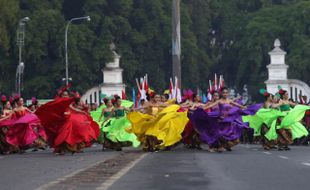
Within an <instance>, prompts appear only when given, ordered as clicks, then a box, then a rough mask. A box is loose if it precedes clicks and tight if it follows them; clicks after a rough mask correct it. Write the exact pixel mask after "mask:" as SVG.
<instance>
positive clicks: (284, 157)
mask: <svg viewBox="0 0 310 190" xmlns="http://www.w3.org/2000/svg"><path fill="white" fill-rule="evenodd" d="M279 157H280V158H283V159H286V160H288V159H289V158H288V157H286V156H279Z"/></svg>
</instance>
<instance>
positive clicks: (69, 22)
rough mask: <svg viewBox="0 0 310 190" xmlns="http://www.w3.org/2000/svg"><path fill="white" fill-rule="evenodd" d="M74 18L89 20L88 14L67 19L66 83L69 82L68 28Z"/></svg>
mask: <svg viewBox="0 0 310 190" xmlns="http://www.w3.org/2000/svg"><path fill="white" fill-rule="evenodd" d="M76 20H87V21H90V16H84V17H77V18H72V19H71V20H69V21H68V23H67V26H66V32H65V54H66V78H65V81H66V85H68V84H69V69H68V29H69V26H70V24H71V23H72V22H73V21H76ZM70 80H72V79H71V78H70Z"/></svg>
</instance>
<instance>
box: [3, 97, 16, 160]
mask: <svg viewBox="0 0 310 190" xmlns="http://www.w3.org/2000/svg"><path fill="white" fill-rule="evenodd" d="M1 102H2V106H3V110H2V113H1V116H0V152H1V153H2V154H5V155H7V154H10V153H11V152H17V151H18V150H19V149H18V146H14V145H11V144H10V143H8V142H7V140H6V134H7V131H8V128H9V127H10V126H12V125H13V117H14V112H13V110H12V106H11V103H10V101H8V100H7V99H6V96H4V95H3V96H2V98H1Z"/></svg>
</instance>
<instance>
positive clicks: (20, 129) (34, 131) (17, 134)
mask: <svg viewBox="0 0 310 190" xmlns="http://www.w3.org/2000/svg"><path fill="white" fill-rule="evenodd" d="M14 100H15V102H16V108H15V109H14V110H13V112H14V122H13V123H12V125H11V126H9V127H8V131H7V133H6V141H7V142H8V143H9V144H11V145H13V146H18V147H19V149H20V151H21V153H23V152H24V151H25V150H26V149H28V148H31V147H35V148H38V149H43V150H44V149H45V147H46V140H47V136H46V134H45V131H44V128H43V126H42V125H41V122H40V120H39V118H38V117H37V116H36V115H35V114H33V113H32V112H31V111H30V110H29V109H28V108H26V107H24V100H23V98H21V97H19V96H16V97H15V99H14Z"/></svg>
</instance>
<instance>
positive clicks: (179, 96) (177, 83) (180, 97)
mask: <svg viewBox="0 0 310 190" xmlns="http://www.w3.org/2000/svg"><path fill="white" fill-rule="evenodd" d="M175 93H176V99H177V102H178V103H181V102H182V94H181V90H180V88H179V82H178V78H177V77H175Z"/></svg>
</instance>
